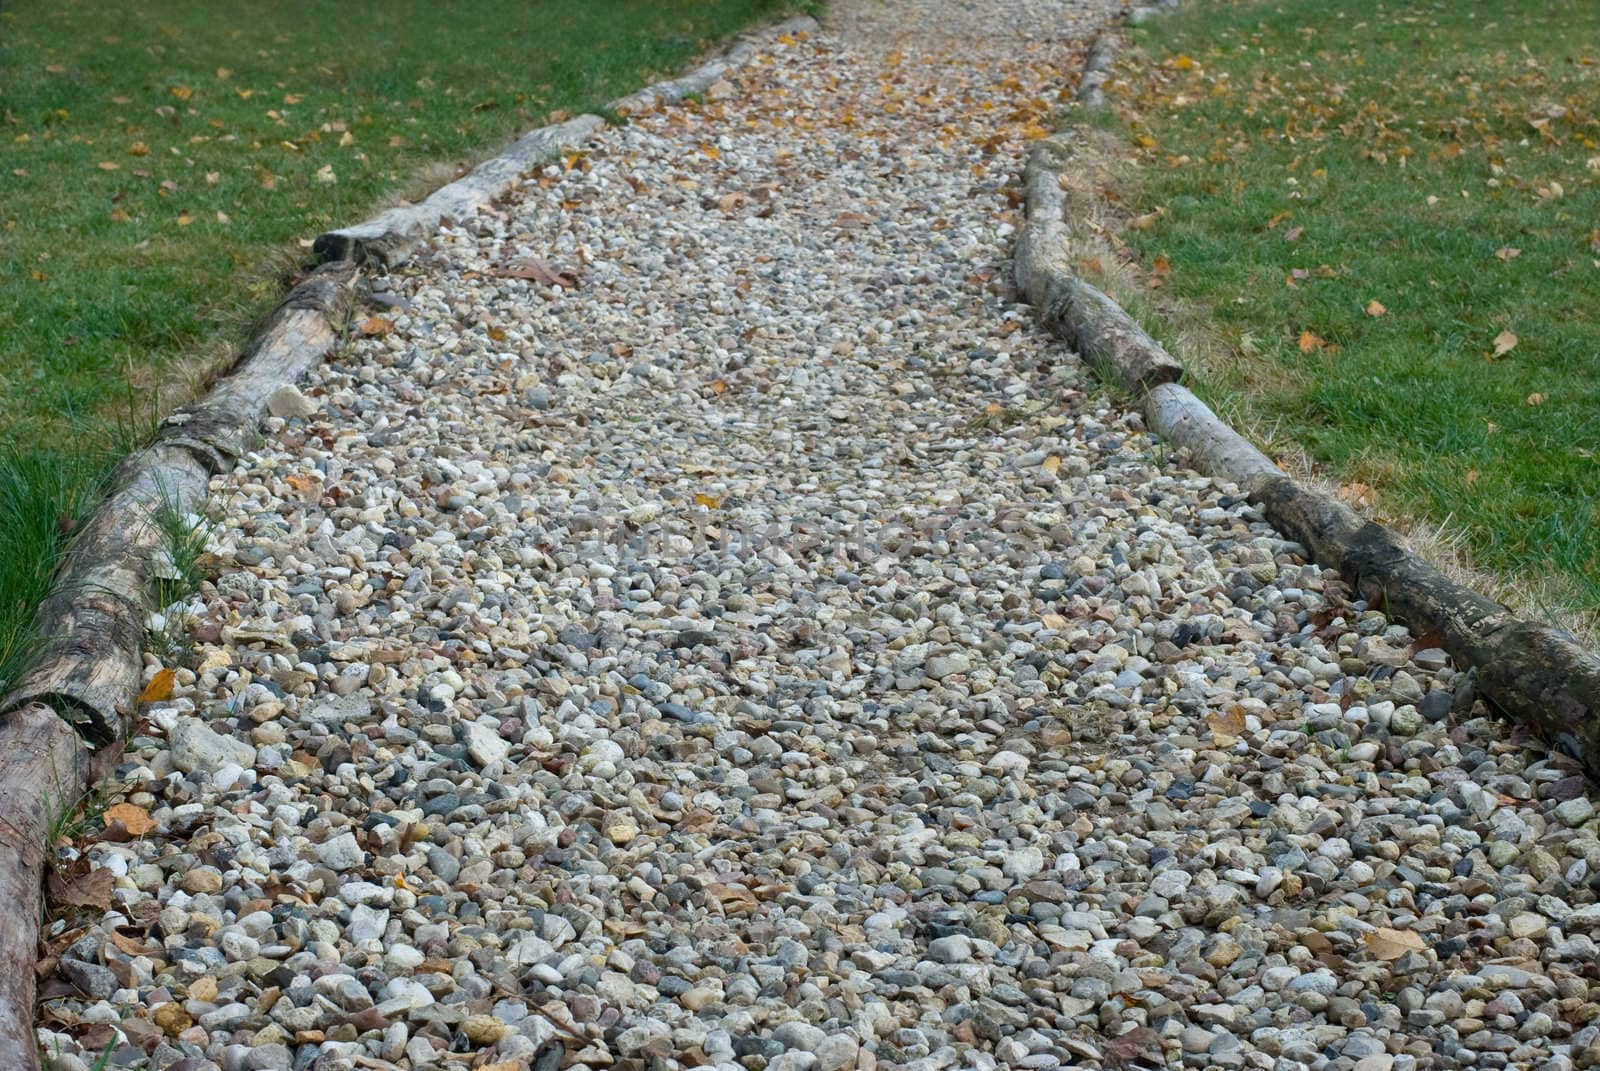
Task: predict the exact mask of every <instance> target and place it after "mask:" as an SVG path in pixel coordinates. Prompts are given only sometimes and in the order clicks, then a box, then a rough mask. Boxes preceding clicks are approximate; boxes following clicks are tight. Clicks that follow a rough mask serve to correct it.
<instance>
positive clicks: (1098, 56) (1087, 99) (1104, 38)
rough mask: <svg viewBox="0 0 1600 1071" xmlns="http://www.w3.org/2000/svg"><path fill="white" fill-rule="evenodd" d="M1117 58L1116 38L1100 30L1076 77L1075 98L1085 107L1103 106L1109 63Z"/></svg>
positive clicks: (1109, 68)
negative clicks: (1081, 70)
mask: <svg viewBox="0 0 1600 1071" xmlns="http://www.w3.org/2000/svg"><path fill="white" fill-rule="evenodd" d="M1116 59H1117V39H1116V37H1115V36H1114V35H1113V34H1110V33H1107V32H1105V31H1101V32H1100V33H1099V34H1098V35H1097V36H1096V37H1095V39H1094V44H1092V45H1090V46H1089V54H1088V56H1086V57H1085V58H1084V61H1083V74H1082V76H1081V77H1080V78H1079V79H1078V92H1077V94H1076V99H1077V101H1078V103H1079V104H1082V105H1083V106H1084V107H1085V108H1103V107H1105V103H1106V94H1105V88H1104V87H1105V83H1106V77H1107V75H1108V74H1109V73H1110V70H1111V65H1112V64H1113V63H1114V62H1116Z"/></svg>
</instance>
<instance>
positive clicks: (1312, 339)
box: [1295, 329, 1328, 353]
mask: <svg viewBox="0 0 1600 1071" xmlns="http://www.w3.org/2000/svg"><path fill="white" fill-rule="evenodd" d="M1327 344H1328V340H1327V339H1325V338H1323V337H1322V336H1321V335H1318V334H1315V333H1314V332H1312V331H1310V330H1309V329H1308V330H1305V331H1302V332H1300V337H1299V338H1298V339H1296V340H1295V345H1296V346H1299V347H1300V352H1301V353H1315V352H1316V351H1317V350H1320V349H1322V348H1323V347H1324V346H1326V345H1327Z"/></svg>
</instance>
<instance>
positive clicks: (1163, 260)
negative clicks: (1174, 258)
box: [1150, 253, 1172, 275]
mask: <svg viewBox="0 0 1600 1071" xmlns="http://www.w3.org/2000/svg"><path fill="white" fill-rule="evenodd" d="M1171 271H1172V262H1171V261H1170V260H1168V259H1167V257H1166V254H1164V253H1157V254H1156V256H1155V259H1154V260H1152V261H1151V262H1150V272H1151V274H1153V275H1166V274H1168V273H1169V272H1171Z"/></svg>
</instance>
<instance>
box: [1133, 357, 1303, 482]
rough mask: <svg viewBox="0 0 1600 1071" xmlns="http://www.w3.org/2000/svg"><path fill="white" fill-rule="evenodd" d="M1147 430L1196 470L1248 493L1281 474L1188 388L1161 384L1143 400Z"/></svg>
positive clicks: (1179, 385)
mask: <svg viewBox="0 0 1600 1071" xmlns="http://www.w3.org/2000/svg"><path fill="white" fill-rule="evenodd" d="M1144 413H1145V421H1146V422H1147V423H1148V424H1149V427H1150V430H1151V431H1153V432H1155V433H1156V434H1157V435H1159V436H1161V437H1162V438H1163V439H1165V440H1167V442H1169V443H1171V444H1172V445H1173V446H1175V447H1177V448H1178V449H1179V450H1182V451H1184V452H1185V453H1186V454H1187V455H1188V456H1189V460H1190V462H1191V463H1192V464H1193V465H1194V467H1195V468H1196V469H1198V470H1199V471H1201V472H1204V473H1206V474H1207V475H1210V476H1215V477H1217V478H1219V479H1224V480H1229V481H1231V482H1233V483H1236V484H1238V485H1239V488H1240V489H1241V490H1243V491H1246V492H1248V491H1250V490H1251V489H1252V488H1254V487H1255V486H1256V485H1257V484H1258V483H1259V482H1261V481H1264V480H1271V479H1275V478H1277V477H1279V476H1282V475H1283V472H1282V471H1281V470H1280V469H1279V468H1278V466H1276V465H1274V464H1273V463H1272V462H1271V460H1269V459H1268V458H1267V456H1266V455H1265V454H1263V453H1262V452H1261V451H1260V450H1257V449H1256V448H1255V447H1254V446H1253V445H1251V443H1250V442H1249V441H1248V440H1247V439H1245V437H1244V436H1242V435H1240V434H1239V433H1238V432H1236V431H1234V430H1233V429H1232V428H1230V427H1228V425H1226V424H1224V423H1223V422H1222V420H1221V419H1220V418H1219V417H1218V416H1217V414H1216V413H1213V412H1212V411H1211V407H1210V406H1208V405H1206V404H1205V403H1204V402H1202V401H1201V400H1200V399H1199V398H1196V397H1195V396H1194V394H1193V393H1192V392H1191V391H1190V390H1189V388H1188V387H1185V386H1183V385H1182V384H1178V383H1161V384H1158V385H1157V386H1155V387H1154V388H1152V389H1151V391H1150V393H1149V394H1147V395H1146V396H1145V400H1144Z"/></svg>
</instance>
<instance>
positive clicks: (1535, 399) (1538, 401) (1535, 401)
mask: <svg viewBox="0 0 1600 1071" xmlns="http://www.w3.org/2000/svg"><path fill="white" fill-rule="evenodd" d="M1528 404H1529V405H1543V404H1544V395H1542V394H1540V393H1539V392H1538V391H1534V392H1533V393H1532V394H1530V395H1528Z"/></svg>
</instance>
